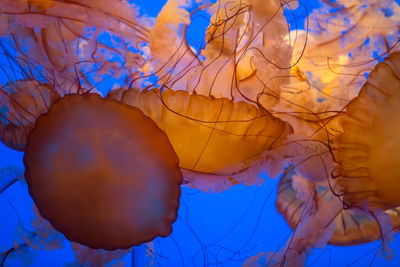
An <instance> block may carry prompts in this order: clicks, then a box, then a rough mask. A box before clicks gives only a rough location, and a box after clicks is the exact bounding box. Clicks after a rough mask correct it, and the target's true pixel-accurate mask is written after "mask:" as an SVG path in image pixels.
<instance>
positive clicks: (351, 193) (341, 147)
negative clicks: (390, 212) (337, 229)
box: [333, 52, 400, 210]
mask: <svg viewBox="0 0 400 267" xmlns="http://www.w3.org/2000/svg"><path fill="white" fill-rule="evenodd" d="M399 107H400V53H398V52H394V53H392V54H391V55H390V56H389V57H388V58H386V59H385V60H384V61H383V62H381V63H379V64H378V65H377V66H376V67H375V69H374V70H373V71H372V72H371V73H370V75H369V78H368V81H367V82H366V83H365V84H364V86H363V87H362V89H361V91H360V93H359V95H358V96H357V97H356V98H355V99H353V100H352V101H351V102H350V103H349V104H348V106H347V110H346V116H345V119H344V122H343V133H342V134H340V135H339V136H338V137H337V138H336V139H335V140H334V149H333V151H334V157H335V160H336V162H337V167H336V169H335V177H337V178H336V179H335V184H336V187H335V191H336V193H337V194H339V195H340V196H341V197H342V198H343V202H344V204H345V205H346V207H354V206H356V207H360V208H361V207H363V205H364V204H368V205H369V209H371V210H373V209H375V208H381V209H391V208H396V207H398V206H400V195H399V194H398V191H399V190H400V180H399V179H398V177H399V174H400V169H399V166H400V158H399V156H398V155H397V151H398V149H399V148H400V139H399V134H400V132H399V129H400V120H399V116H398V115H397V114H399V111H400V110H399ZM363 208H364V207H363Z"/></svg>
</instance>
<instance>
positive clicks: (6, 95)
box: [0, 79, 59, 151]
mask: <svg viewBox="0 0 400 267" xmlns="http://www.w3.org/2000/svg"><path fill="white" fill-rule="evenodd" d="M58 97H59V95H58V93H57V92H55V90H54V89H53V88H52V86H51V85H50V84H46V83H45V84H42V83H39V82H38V81H35V80H31V79H26V80H17V81H14V82H8V83H7V84H5V85H4V86H2V87H1V88H0V106H1V107H2V109H1V111H0V116H1V120H0V140H1V142H3V144H5V145H6V146H8V147H10V148H12V149H15V150H18V151H24V150H25V144H26V138H27V136H28V133H29V131H30V130H32V128H33V126H34V124H35V121H36V119H37V117H39V115H40V114H42V113H44V112H46V111H47V109H48V108H49V107H50V105H51V104H52V103H53V102H54V101H55V100H56V99H57V98H58Z"/></svg>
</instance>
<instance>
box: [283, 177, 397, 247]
mask: <svg viewBox="0 0 400 267" xmlns="http://www.w3.org/2000/svg"><path fill="white" fill-rule="evenodd" d="M305 179H306V178H304V177H302V176H300V175H298V174H294V173H290V174H288V175H284V176H283V177H282V178H281V180H280V181H279V188H278V197H277V199H276V207H277V210H278V212H279V213H280V214H281V215H282V216H283V217H284V218H285V220H286V222H287V223H288V225H289V226H290V227H291V228H292V229H296V226H297V225H298V223H299V221H300V220H301V217H302V212H303V210H304V208H305V206H306V202H307V195H304V190H302V189H301V188H300V187H299V186H298V184H299V183H304V182H306V181H305ZM307 184H308V186H309V188H310V190H309V192H311V193H312V194H313V195H314V196H316V198H319V197H321V196H323V195H330V196H331V197H335V196H333V194H332V192H331V191H330V189H329V187H328V184H327V183H325V184H322V183H313V182H307ZM385 212H386V214H388V215H389V217H390V220H391V222H392V225H393V230H394V231H395V232H397V231H399V230H400V207H396V208H393V209H389V210H386V211H385ZM333 217H334V218H333V220H334V223H335V228H334V231H333V233H332V236H331V237H330V238H329V241H328V244H331V245H335V246H350V245H351V246H353V245H359V244H364V243H368V242H373V241H376V240H379V239H381V238H382V236H381V230H380V226H379V224H378V223H377V221H376V220H375V219H374V218H373V217H372V216H370V215H369V214H366V213H359V212H357V210H348V209H342V210H341V211H340V212H339V213H338V214H334V215H333Z"/></svg>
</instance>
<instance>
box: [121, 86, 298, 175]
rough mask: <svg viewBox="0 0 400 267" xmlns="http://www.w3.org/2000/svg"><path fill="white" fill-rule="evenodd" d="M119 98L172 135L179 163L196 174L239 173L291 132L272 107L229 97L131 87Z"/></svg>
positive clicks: (171, 139)
mask: <svg viewBox="0 0 400 267" xmlns="http://www.w3.org/2000/svg"><path fill="white" fill-rule="evenodd" d="M115 97H118V98H120V99H121V101H122V102H124V103H126V104H129V105H131V106H135V107H138V108H140V109H141V110H142V111H143V112H144V113H145V114H146V115H147V116H149V117H150V118H152V119H153V120H154V121H155V122H156V123H157V125H158V126H159V127H160V128H161V129H162V130H164V131H165V133H166V134H167V135H168V138H169V140H170V141H171V144H172V146H173V147H174V149H175V151H176V153H177V155H178V157H179V159H180V167H181V168H182V169H183V170H184V172H185V173H188V172H190V173H191V174H193V175H194V176H196V175H197V176H201V175H202V174H203V175H210V176H214V177H216V176H218V177H224V178H225V177H230V176H231V175H233V174H239V175H240V173H243V172H246V170H248V169H250V168H251V166H252V165H253V164H254V163H255V162H257V161H258V160H260V159H261V158H262V154H263V152H265V151H270V150H273V149H274V148H276V147H277V146H279V145H281V144H282V143H283V142H284V141H285V140H286V137H287V135H288V134H290V133H291V131H292V128H291V126H290V125H289V124H287V123H286V122H283V121H282V120H280V119H277V118H275V117H274V116H273V115H272V114H270V113H269V112H268V111H265V110H260V109H258V108H256V107H255V106H253V105H250V104H248V103H245V102H232V101H230V100H229V99H226V98H216V99H211V98H209V97H206V96H202V95H191V94H189V93H188V92H185V91H173V90H169V89H166V90H164V91H162V92H161V91H160V90H159V89H153V90H149V91H138V90H136V89H130V90H126V91H124V92H123V93H122V94H119V96H115ZM244 176H246V174H244ZM185 177H186V176H185Z"/></svg>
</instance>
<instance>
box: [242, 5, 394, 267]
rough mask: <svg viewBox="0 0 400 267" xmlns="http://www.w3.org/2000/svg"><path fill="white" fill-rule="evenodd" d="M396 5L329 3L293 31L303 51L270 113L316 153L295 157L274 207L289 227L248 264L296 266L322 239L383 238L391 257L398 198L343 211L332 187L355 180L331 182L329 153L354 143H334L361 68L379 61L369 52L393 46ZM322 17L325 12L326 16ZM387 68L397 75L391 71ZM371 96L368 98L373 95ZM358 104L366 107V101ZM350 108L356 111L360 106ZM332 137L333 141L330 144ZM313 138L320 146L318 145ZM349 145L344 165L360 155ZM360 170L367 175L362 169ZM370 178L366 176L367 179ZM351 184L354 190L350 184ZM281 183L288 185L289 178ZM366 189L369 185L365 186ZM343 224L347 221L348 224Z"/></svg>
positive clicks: (381, 51) (382, 52)
mask: <svg viewBox="0 0 400 267" xmlns="http://www.w3.org/2000/svg"><path fill="white" fill-rule="evenodd" d="M330 10H333V11H330ZM350 11H351V12H350ZM398 12H399V8H398V4H397V3H395V2H394V1H384V2H382V1H370V2H368V3H365V2H362V1H336V2H335V3H331V2H329V3H328V5H325V6H323V7H321V8H319V9H316V10H315V11H314V12H313V13H312V14H310V16H309V22H310V24H309V28H306V29H307V31H305V32H304V33H302V32H292V33H291V35H290V36H291V38H292V39H293V38H298V39H299V40H300V44H303V43H307V46H306V47H305V48H304V46H303V45H300V48H298V49H296V47H295V48H294V55H296V53H297V54H299V53H300V54H302V55H303V56H302V59H301V60H300V61H299V63H298V65H297V66H295V67H294V68H292V76H293V77H292V78H291V81H290V84H289V86H288V87H286V88H285V89H284V90H283V91H282V93H281V97H280V100H281V101H280V102H279V103H278V104H277V105H275V106H274V107H272V108H271V109H272V110H276V111H280V112H279V113H277V115H276V116H278V117H280V118H283V119H285V120H287V121H288V122H289V123H290V124H291V125H293V128H294V132H295V133H297V134H298V135H300V138H299V139H298V141H296V143H297V144H296V145H300V146H303V145H305V146H307V149H311V150H315V153H314V157H313V158H310V160H307V161H293V163H294V168H295V170H296V172H297V175H296V176H295V177H296V179H293V190H289V189H287V190H283V189H281V191H280V194H279V195H278V200H277V205H278V209H279V210H280V212H281V213H283V214H284V215H285V217H286V219H287V220H288V222H289V224H290V225H291V226H292V227H293V228H294V233H293V234H292V236H291V237H290V238H289V239H288V241H287V243H286V245H285V246H284V247H283V248H281V249H280V250H279V251H276V252H274V253H272V252H271V253H260V254H259V255H257V256H254V257H252V258H250V259H249V260H248V261H247V262H246V266H247V265H248V266H263V264H269V265H271V266H275V265H281V266H282V265H284V266H297V265H301V264H303V263H304V261H305V259H306V256H307V254H308V253H309V252H310V250H311V249H312V248H316V247H324V246H325V245H326V243H327V242H328V241H329V242H331V243H335V244H340V245H352V244H357V243H365V242H370V241H373V240H376V239H382V240H383V241H384V242H383V251H384V252H388V253H389V254H388V256H390V251H389V250H388V247H387V241H388V240H390V238H391V235H392V229H393V227H392V223H391V220H390V219H392V221H393V224H394V225H395V228H396V227H398V226H397V225H398V221H397V220H398V218H397V217H398V213H397V210H396V209H397V205H392V206H390V207H386V208H384V209H386V212H383V211H382V210H380V209H373V210H371V212H368V210H369V209H368V208H367V209H366V207H368V205H373V204H372V203H370V204H367V203H364V204H363V205H361V206H360V208H361V210H359V211H356V210H354V205H353V206H351V207H353V209H351V210H346V211H344V210H343V204H342V201H339V198H337V197H336V193H338V194H341V193H343V191H341V190H340V189H339V188H341V189H342V190H343V189H344V188H347V184H346V183H348V184H349V183H352V184H355V181H352V180H348V179H345V178H340V179H339V181H340V182H339V184H337V185H335V183H336V182H335V183H333V182H332V179H331V174H332V173H333V174H334V177H336V176H337V175H338V174H337V173H336V172H333V170H334V168H335V165H336V163H335V162H333V159H332V155H331V154H332V149H333V151H334V154H335V161H336V162H337V161H338V158H337V152H338V151H337V150H336V148H335V147H336V145H338V146H339V147H342V151H346V149H348V148H354V145H353V144H354V143H353V144H350V143H348V144H347V145H346V144H342V143H341V142H340V139H341V138H342V137H343V136H346V131H345V127H346V126H345V125H346V121H347V120H349V119H347V117H348V115H347V113H344V110H346V109H348V108H350V107H351V104H349V101H350V100H351V99H352V98H353V97H355V96H357V94H358V92H359V90H360V87H361V84H362V83H364V81H365V79H366V74H367V73H368V72H369V71H370V70H371V69H372V67H373V65H374V64H375V62H376V61H377V60H376V58H375V57H377V58H378V59H380V58H381V57H382V56H385V54H386V53H390V52H391V51H393V50H396V45H397V43H398V30H397V24H398ZM324 16H326V17H327V19H326V20H325V18H324ZM321 18H323V19H321ZM306 25H307V24H306ZM367 25H368V26H367ZM335 32H336V33H337V34H334V33H335ZM301 40H303V41H301ZM294 58H295V57H294ZM393 73H394V76H396V75H397V76H398V74H396V72H393ZM373 75H376V74H371V77H373ZM392 88H393V87H392ZM362 91H363V90H361V92H362ZM361 92H360V96H361V94H362V93H361ZM360 96H359V97H360ZM372 98H373V97H371V98H370V100H371V101H372V102H373V101H375V100H373V99H372ZM356 99H358V97H357V98H356ZM354 101H355V102H357V100H354ZM350 103H352V102H350ZM364 107H365V108H367V105H364ZM282 111H286V112H282ZM354 112H355V114H358V111H354ZM366 113H368V114H371V110H369V109H368V111H366ZM343 131H344V133H343ZM366 132H367V131H359V132H358V133H357V135H351V137H352V138H353V139H352V142H353V141H354V142H355V143H357V142H358V141H357V140H359V139H360V140H363V139H364V136H365V137H366V138H368V134H366ZM342 133H343V134H342ZM301 136H303V138H301ZM332 140H335V141H334V144H333V146H332ZM317 143H319V144H320V145H316V144H317ZM306 144H313V145H311V146H308V145H306ZM313 147H314V148H313ZM388 147H391V145H388ZM375 149H378V148H377V147H376V148H375ZM355 151H356V150H353V152H354V154H351V155H350V154H346V155H343V156H344V157H346V156H348V157H349V158H351V159H352V160H353V161H352V162H353V163H354V164H356V165H354V164H353V165H351V164H348V165H346V166H347V167H348V168H353V167H356V166H358V165H359V164H361V163H355V162H358V160H360V161H362V158H360V157H359V156H360V154H357V153H356V152H355ZM323 155H325V158H324V157H323ZM346 160H348V159H347V158H346ZM307 162H308V163H307ZM378 162H380V161H379V160H378ZM304 163H305V164H306V165H309V166H310V165H311V166H312V165H314V166H313V170H312V171H311V172H309V169H308V168H306V170H304V169H303V170H302V167H303V166H302V165H303V164H304ZM310 163H311V164H310ZM314 163H318V164H314ZM340 164H341V163H340V162H339V167H337V168H336V170H339V169H340V168H341V167H340V166H341V165H340ZM389 169H390V168H389ZM349 175H350V174H349ZM339 176H340V175H339ZM363 177H366V173H364V176H363ZM366 180H368V179H367V178H366ZM284 181H285V179H284V180H283V181H282V183H286V182H284ZM340 184H343V187H341V186H340ZM368 184H369V183H368V182H366V183H365V185H366V186H368ZM363 185H364V183H358V184H357V185H356V186H359V187H360V188H361V189H360V190H362V188H363V187H362V186H363ZM356 186H354V187H352V189H353V190H356V189H357V187H356ZM285 187H286V188H288V187H289V185H286V186H285ZM337 187H339V188H337ZM281 188H284V185H281ZM331 190H333V192H332V191H331ZM349 190H351V189H349ZM365 190H366V191H368V190H369V188H365ZM336 191H337V192H336ZM347 192H348V195H347V197H349V198H350V199H351V198H352V196H353V194H352V193H351V191H347ZM366 194H368V193H366ZM345 198H346V195H345V196H344V199H345ZM359 200H360V201H361V199H359ZM344 203H345V204H346V202H344ZM353 204H354V203H353ZM358 204H360V203H358ZM345 207H347V205H345ZM348 207H350V206H348ZM381 208H382V206H381ZM388 209H391V210H388ZM362 210H366V211H367V212H363V211H362ZM360 212H361V215H360V214H359V213H360ZM292 216H293V217H292ZM342 218H344V220H345V221H346V222H345V223H344V224H341V223H342V221H340V220H341V219H342ZM358 223H360V225H361V226H358ZM344 225H346V226H348V227H349V229H347V230H348V231H346V229H345V227H344ZM394 230H396V229H394Z"/></svg>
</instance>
